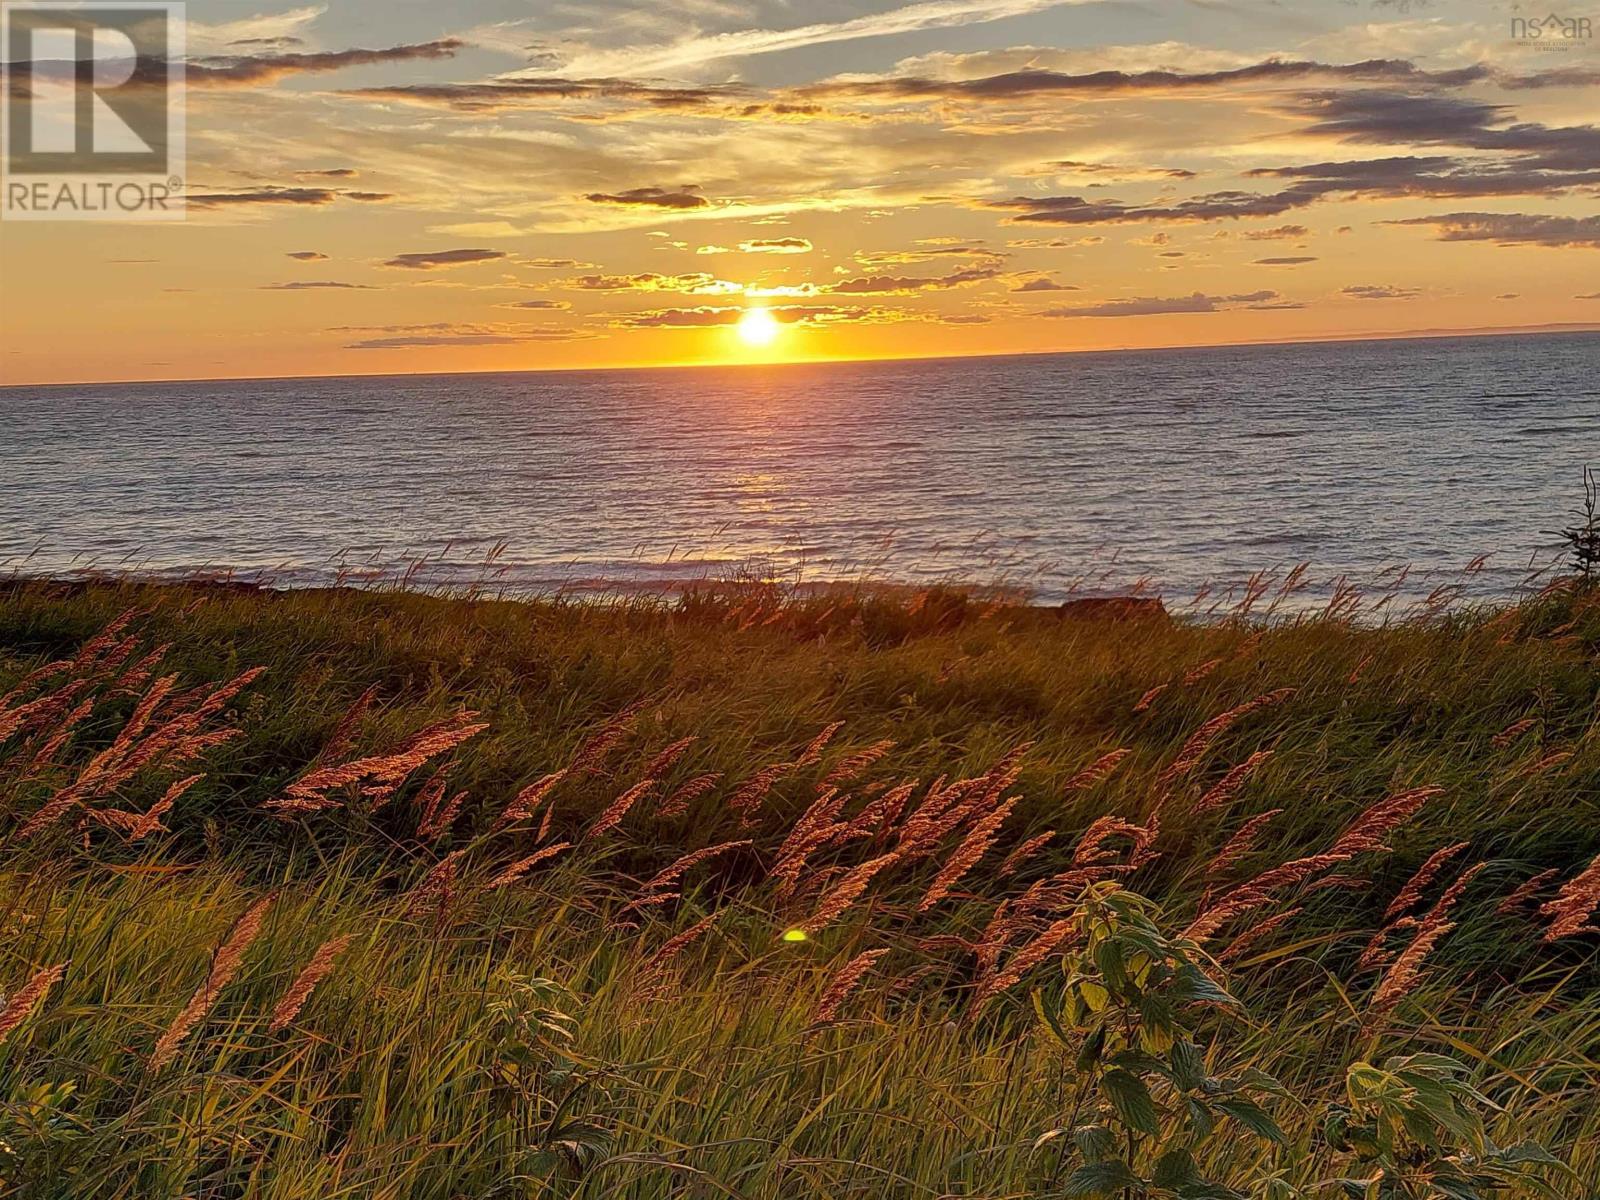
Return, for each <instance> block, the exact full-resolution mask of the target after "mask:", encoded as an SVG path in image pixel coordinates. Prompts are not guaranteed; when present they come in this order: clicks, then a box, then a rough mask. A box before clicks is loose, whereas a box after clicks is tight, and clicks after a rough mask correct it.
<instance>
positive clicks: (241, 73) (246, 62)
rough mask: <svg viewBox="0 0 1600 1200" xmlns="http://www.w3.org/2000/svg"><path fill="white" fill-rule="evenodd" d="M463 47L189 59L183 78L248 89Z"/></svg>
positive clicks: (425, 45) (442, 44)
mask: <svg viewBox="0 0 1600 1200" xmlns="http://www.w3.org/2000/svg"><path fill="white" fill-rule="evenodd" d="M465 45H466V43H465V42H463V41H461V40H459V39H457V38H444V39H441V40H439V41H435V42H417V43H414V44H412V45H407V46H390V47H388V48H387V49H383V50H327V51H319V52H316V53H311V54H254V55H244V56H240V55H218V56H214V57H209V58H195V59H190V60H189V62H188V63H187V64H186V65H185V68H184V76H185V79H186V81H187V84H188V86H189V87H247V86H250V85H252V84H259V83H275V82H277V81H278V80H280V79H283V78H286V77H287V76H290V75H307V74H315V73H321V72H326V71H342V70H344V69H345V68H347V67H370V66H377V65H380V64H383V63H397V62H415V61H417V60H418V59H440V58H454V57H455V53H456V51H457V50H460V49H461V48H462V47H464V46H465Z"/></svg>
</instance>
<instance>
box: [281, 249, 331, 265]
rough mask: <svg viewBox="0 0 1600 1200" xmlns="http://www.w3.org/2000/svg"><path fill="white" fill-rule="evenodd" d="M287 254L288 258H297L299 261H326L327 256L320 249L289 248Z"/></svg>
mask: <svg viewBox="0 0 1600 1200" xmlns="http://www.w3.org/2000/svg"><path fill="white" fill-rule="evenodd" d="M288 254H289V257H290V258H294V259H298V260H299V261H300V262H327V261H328V256H327V255H326V254H324V253H322V251H320V250H290V251H289V252H288Z"/></svg>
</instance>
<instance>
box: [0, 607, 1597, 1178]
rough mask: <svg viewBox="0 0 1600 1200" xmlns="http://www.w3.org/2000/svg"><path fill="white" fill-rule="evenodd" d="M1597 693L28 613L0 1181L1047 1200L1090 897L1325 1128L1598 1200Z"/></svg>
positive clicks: (1020, 643) (899, 648)
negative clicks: (1464, 1098)
mask: <svg viewBox="0 0 1600 1200" xmlns="http://www.w3.org/2000/svg"><path fill="white" fill-rule="evenodd" d="M1597 652H1600V609H1597V607H1596V605H1595V604H1594V603H1592V602H1591V601H1590V600H1589V599H1587V598H1585V597H1584V596H1582V595H1578V594H1571V595H1553V596H1549V597H1545V598H1542V599H1540V600H1537V601H1534V602H1530V603H1529V604H1528V605H1525V606H1524V607H1522V608H1521V609H1517V610H1508V611H1507V612H1500V613H1489V612H1486V613H1477V614H1473V613H1469V614H1458V615H1455V616H1449V617H1432V618H1427V619H1416V620H1413V621H1410V622H1405V623H1399V624H1396V625H1394V626H1391V627H1388V628H1377V629H1362V628H1357V627H1354V626H1352V625H1351V624H1350V623H1349V622H1347V621H1343V620H1340V619H1338V618H1337V617H1336V616H1335V617H1324V618H1321V619H1317V620H1310V621H1300V622H1282V623H1279V624H1275V625H1272V626H1270V627H1265V628H1263V627H1258V626H1252V625H1247V624H1244V623H1226V622H1224V623H1218V624H1215V625H1210V626H1204V627H1200V626H1187V625H1165V624H1160V623H1149V622H1119V621H1105V622H1092V621H1091V622H1075V623H1070V624H1068V623H1063V622H1060V621H1058V620H1056V619H1055V618H1054V617H1053V616H1052V615H1050V614H1048V613H1042V612H1038V611H1034V610H1027V609H1018V608H1007V607H1004V606H999V605H992V604H991V605H984V606H981V607H979V606H971V607H964V606H962V605H961V604H959V603H956V602H955V601H952V600H948V599H944V598H940V599H939V600H938V601H937V602H933V603H930V602H928V601H926V600H923V601H920V602H919V601H916V600H912V601H910V602H906V601H904V600H898V601H897V600H890V599H884V598H875V597H861V598H855V599H841V598H839V597H829V598H827V600H826V603H825V604H824V602H823V601H822V600H820V599H818V600H807V599H804V598H801V599H796V600H791V601H787V602H785V601H783V600H782V599H781V598H779V599H777V600H773V599H772V598H770V597H750V596H740V595H732V596H728V597H725V598H723V599H721V600H715V599H711V598H706V597H699V598H694V599H691V600H689V601H685V602H683V603H681V604H675V605H670V606H664V605H655V604H647V603H642V602H639V603H624V604H618V605H615V606H611V607H602V608H581V607H576V606H565V605H558V604H548V605H513V604H490V603H482V602H476V603H469V602H466V601H456V602H452V601H445V600H437V599H426V598H422V597H415V596H404V595H396V596H374V595H361V594H353V593H321V594H300V595H286V596H250V595H235V594H227V593H219V594H208V593H205V592H193V591H188V590H185V589H156V588H137V587H121V588H111V587H106V588H90V589H86V590H81V591H75V592H72V593H70V594H63V593H61V592H53V591H51V590H50V589H47V588H43V587H37V586H35V587H21V588H17V589H14V590H12V591H11V592H9V593H8V594H6V595H4V596H3V597H0V692H4V693H5V694H4V696H3V698H0V812H3V816H0V829H3V831H4V833H3V836H4V839H5V843H6V848H7V851H8V857H7V860H6V863H5V864H4V866H3V867H0V914H3V920H4V921H5V923H6V927H7V930H8V935H7V939H6V942H5V950H4V952H3V954H0V988H7V989H8V990H9V988H16V989H17V991H16V994H15V996H14V997H12V999H11V1001H10V1003H8V1004H6V1005H5V1006H4V1008H3V1011H0V1027H3V1029H4V1036H3V1037H0V1141H3V1143H4V1147H5V1148H4V1149H3V1150H0V1178H3V1179H5V1180H6V1181H7V1182H8V1183H10V1184H11V1185H13V1186H14V1187H16V1188H17V1189H19V1193H20V1194H22V1195H27V1196H38V1197H48V1198H50V1200H55V1198H56V1197H63V1198H64V1197H76V1196H86V1195H94V1196H97V1197H98V1196H125V1197H130V1198H131V1197H140V1198H141V1200H142V1198H144V1197H153V1198H163V1200H164V1198H166V1197H172V1198H173V1200H176V1198H177V1197H189V1196H205V1197H217V1198H221V1197H231V1196H241V1197H243V1196H252V1197H254V1196H263V1197H285V1198H288V1197H295V1198H299V1197H311V1196H317V1197H323V1196H397V1197H398V1196H407V1197H409V1196H418V1197H437V1198H438V1200H452V1198H454V1197H457V1196H461V1195H474V1196H486V1197H487V1196H501V1195H506V1196H511V1195H546V1194H558V1195H573V1196H580V1195H581V1196H593V1197H597V1198H598V1197H601V1196H605V1197H615V1196H638V1197H646V1196H650V1197H655V1196H667V1195H684V1196H698V1195H707V1196H711V1195H737V1196H750V1197H768V1196H770V1197H783V1198H785V1200H789V1198H791V1197H798V1196H813V1195H814V1196H819V1197H821V1196H828V1197H835V1196H849V1195H857V1194H859V1195H873V1196H877V1195H905V1196H921V1195H927V1196H950V1195H961V1196H974V1197H976V1196H984V1197H1000V1196H1007V1197H1010V1196H1023V1195H1034V1194H1046V1193H1047V1191H1048V1187H1047V1185H1048V1178H1047V1174H1046V1173H1045V1172H1043V1170H1042V1167H1041V1165H1040V1162H1039V1161H1038V1159H1037V1157H1036V1156H1035V1155H1034V1153H1033V1152H1032V1150H1031V1146H1032V1143H1033V1140H1034V1139H1035V1138H1036V1137H1037V1136H1038V1135H1039V1134H1040V1133H1041V1132H1043V1131H1044V1130H1046V1129H1049V1128H1051V1127H1052V1126H1053V1125H1054V1124H1056V1123H1058V1122H1059V1120H1060V1119H1061V1103H1062V1097H1063V1096H1064V1094H1065V1092H1064V1088H1065V1086H1066V1082H1065V1081H1064V1078H1063V1070H1062V1065H1061V1064H1060V1062H1059V1061H1058V1060H1056V1059H1055V1058H1054V1057H1053V1056H1052V1055H1051V1054H1050V1053H1048V1052H1047V1051H1046V1049H1045V1048H1044V1045H1043V1044H1042V1043H1041V1042H1039V1041H1038V1039H1037V1038H1036V1036H1035V1031H1034V1029H1033V1024H1034V1023H1033V1018H1032V1014H1031V1009H1030V1006H1029V1005H1028V1002H1027V1000H1028V993H1029V991H1030V990H1031V989H1034V988H1038V987H1049V986H1051V980H1052V978H1053V977H1054V976H1053V972H1055V973H1058V968H1057V961H1058V959H1059V956H1060V954H1061V952H1062V950H1063V949H1064V947H1065V943H1066V941H1067V939H1068V938H1069V937H1070V935H1071V932H1072V925H1071V922H1070V921H1068V920H1065V919H1064V918H1063V913H1064V912H1065V911H1066V910H1067V909H1068V908H1070V906H1071V904H1072V903H1073V899H1074V897H1075V896H1077V895H1078V894H1079V893H1080V892H1081V890H1082V888H1083V887H1084V885H1085V884H1086V883H1089V882H1094V881H1103V880H1108V879H1114V880H1117V881H1120V882H1121V883H1123V884H1124V885H1126V886H1130V887H1134V888H1137V889H1138V890H1141V891H1143V892H1145V893H1146V894H1149V895H1151V896H1153V897H1156V898H1158V899H1159V900H1160V901H1161V902H1162V903H1163V904H1164V905H1165V907H1166V909H1167V911H1168V915H1169V919H1170V920H1172V921H1173V922H1174V927H1175V928H1177V927H1183V926H1187V932H1188V934H1189V936H1192V937H1195V938H1197V939H1201V940H1202V941H1203V943H1204V944H1205V945H1206V946H1207V948H1208V949H1209V950H1210V951H1211V952H1212V953H1213V954H1215V955H1216V956H1217V957H1218V958H1219V959H1221V960H1223V961H1225V962H1227V963H1228V965H1229V969H1230V971H1231V973H1232V976H1233V986H1234V988H1235V990H1236V991H1237V992H1239V993H1240V994H1241V995H1242V996H1243V997H1244V998H1245V999H1246V1000H1247V1001H1248V1002H1250V1004H1251V1008H1252V1010H1253V1011H1254V1012H1255V1013H1256V1014H1257V1018H1256V1019H1255V1020H1254V1021H1251V1022H1245V1023H1241V1022H1238V1021H1236V1020H1231V1019H1225V1018H1223V1017H1221V1016H1218V1017H1217V1018H1216V1020H1215V1022H1214V1024H1213V1026H1212V1027H1211V1029H1210V1033H1209V1036H1211V1037H1213V1038H1214V1039H1217V1040H1218V1041H1219V1042H1221V1041H1226V1042H1228V1043H1229V1044H1230V1045H1231V1046H1232V1047H1234V1048H1235V1050H1236V1051H1237V1049H1238V1048H1240V1047H1242V1048H1243V1049H1244V1050H1245V1051H1247V1053H1248V1056H1249V1058H1250V1061H1252V1062H1254V1063H1255V1064H1257V1065H1259V1066H1260V1067H1262V1068H1263V1069H1266V1070H1270V1071H1273V1072H1275V1073H1277V1074H1278V1075H1280V1076H1282V1077H1283V1078H1284V1079H1285V1081H1286V1082H1287V1083H1290V1084H1291V1085H1293V1087H1294V1089H1295V1090H1296V1091H1297V1092H1299V1093H1300V1094H1302V1095H1307V1096H1311V1097H1316V1096H1319V1095H1326V1094H1327V1093H1328V1092H1329V1091H1330V1089H1331V1088H1332V1087H1333V1086H1334V1085H1335V1083H1336V1081H1337V1080H1338V1078H1339V1076H1340V1074H1341V1071H1342V1066H1343V1064H1344V1063H1345V1062H1347V1061H1349V1060H1351V1059H1352V1058H1353V1057H1355V1056H1357V1055H1368V1056H1372V1055H1375V1054H1378V1053H1383V1052H1387V1051H1390V1050H1401V1049H1407V1048H1419V1047H1426V1048H1432V1049H1436V1050H1441V1051H1445V1052H1448V1053H1452V1054H1456V1055H1458V1056H1463V1057H1465V1058H1466V1059H1467V1060H1468V1061H1469V1062H1471V1063H1472V1064H1473V1065H1474V1066H1475V1068H1476V1071H1477V1080H1476V1081H1477V1085H1478V1086H1479V1087H1480V1088H1481V1089H1482V1090H1483V1091H1485V1093H1486V1094H1488V1095H1490V1096H1491V1097H1492V1098H1493V1099H1495V1100H1496V1101H1497V1102H1498V1103H1500V1104H1502V1105H1503V1107H1504V1111H1503V1113H1502V1114H1501V1116H1500V1117H1499V1118H1497V1130H1496V1132H1497V1134H1499V1135H1500V1136H1502V1137H1505V1138H1507V1139H1509V1138H1511V1137H1513V1136H1516V1137H1520V1136H1531V1137H1538V1138H1540V1139H1542V1140H1544V1141H1545V1142H1546V1143H1547V1144H1550V1145H1552V1146H1553V1147H1556V1148H1558V1149H1560V1150H1561V1151H1562V1152H1563V1153H1565V1154H1566V1155H1567V1156H1568V1157H1570V1158H1571V1159H1572V1161H1573V1165H1574V1166H1575V1168H1577V1169H1578V1171H1579V1173H1580V1175H1581V1176H1582V1177H1583V1178H1584V1179H1585V1180H1586V1181H1587V1184H1588V1186H1589V1187H1590V1188H1591V1189H1592V1188H1593V1187H1594V1186H1596V1185H1600V1149H1597V1147H1600V1113H1597V1112H1596V1111H1595V1109H1594V1106H1593V1105H1592V1104H1591V1103H1589V1100H1588V1098H1589V1097H1590V1095H1591V1094H1592V1091H1593V1089H1594V1088H1595V1086H1596V1084H1597V1083H1600V1069H1597V1065H1596V1058H1597V1056H1600V973H1597V971H1596V963H1595V954H1594V950H1595V939H1594V930H1593V929H1592V918H1593V913H1594V910H1595V909H1596V907H1597V906H1600V888H1597V887H1596V886H1595V881H1596V875H1595V872H1596V866H1595V863H1596V862H1600V858H1597V857H1596V855H1597V853H1600V835H1597V834H1596V833H1595V830H1596V828H1597V827H1600V823H1597V822H1596V820H1595V817H1596V815H1597V811H1596V810H1597V804H1600V801H1597V799H1596V797H1597V795H1600V787H1597V784H1600V734H1597V733H1596V730H1597V728H1600V719H1597V716H1596V713H1597V699H1600V670H1597V668H1596V666H1595V662H1596V654H1597ZM218 681H221V682H218ZM1452 876H1453V878H1452ZM1446 879H1449V882H1448V883H1446V882H1444V881H1445V880H1446ZM1419 913H1420V915H1417V914H1419ZM802 935H803V936H802ZM213 947H215V950H213V949H212V948H213ZM69 962H70V964H71V966H70V967H69V968H66V969H65V970H63V968H61V967H58V966H56V965H55V964H63V963H69ZM196 980H200V981H201V982H199V984H198V986H197V985H196ZM185 997H187V998H188V1002H187V1004H183V999H184V998H185ZM180 1005H182V1007H181V1010H180V1011H179V1012H178V1015H177V1016H176V1017H174V1016H173V1013H174V1010H175V1009H178V1008H179V1006H180ZM163 1031H164V1032H163ZM1279 1115H1280V1117H1282V1119H1283V1120H1284V1122H1285V1124H1286V1125H1287V1126H1288V1127H1289V1128H1290V1129H1291V1134H1292V1140H1293V1142H1294V1149H1295V1154H1294V1161H1293V1165H1292V1167H1291V1175H1292V1177H1293V1178H1294V1179H1295V1180H1297V1181H1298V1182H1299V1183H1301V1184H1309V1183H1311V1182H1313V1181H1315V1180H1316V1179H1318V1178H1321V1177H1323V1176H1324V1175H1325V1174H1326V1166H1327V1164H1326V1151H1325V1148H1324V1147H1322V1146H1321V1145H1320V1143H1319V1140H1318V1138H1317V1135H1316V1133H1315V1131H1314V1129H1313V1124H1314V1122H1313V1121H1312V1119H1311V1115H1310V1113H1309V1112H1303V1113H1302V1112H1298V1111H1287V1112H1284V1113H1280V1114H1279ZM1213 1156H1214V1157H1215V1158H1216V1159H1217V1162H1216V1163H1214V1164H1213V1168H1214V1169H1215V1170H1217V1171H1219V1172H1220V1173H1222V1174H1223V1175H1224V1176H1226V1177H1228V1178H1230V1179H1232V1180H1233V1181H1234V1182H1235V1183H1238V1184H1240V1185H1244V1184H1247V1183H1248V1182H1249V1181H1250V1179H1251V1178H1253V1172H1254V1171H1255V1169H1256V1167H1257V1165H1259V1164H1258V1163H1257V1162H1256V1161H1254V1160H1253V1159H1252V1158H1251V1157H1250V1155H1249V1154H1247V1153H1245V1152H1244V1151H1243V1149H1241V1148H1235V1147H1231V1146H1228V1145H1222V1146H1218V1147H1217V1148H1215V1150H1214V1151H1213Z"/></svg>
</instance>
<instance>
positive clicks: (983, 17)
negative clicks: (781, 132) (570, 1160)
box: [564, 0, 1100, 76]
mask: <svg viewBox="0 0 1600 1200" xmlns="http://www.w3.org/2000/svg"><path fill="white" fill-rule="evenodd" d="M1099 2H1100V0H924V2H923V3H920V4H908V5H905V6H904V7H902V8H895V9H891V10H889V11H888V12H882V13H872V14H870V15H868V16H864V17H854V18H852V19H850V20H848V21H831V22H828V21H819V22H816V23H814V24H811V25H800V26H796V27H795V28H793V29H739V30H732V31H729V32H726V33H712V34H699V35H695V36H692V37H686V38H680V39H679V40H678V41H675V42H672V43H670V44H668V45H666V46H626V47H622V48H620V49H614V50H591V51H588V52H586V53H580V54H577V55H575V56H574V57H573V58H571V59H570V60H569V61H568V62H567V63H566V64H565V68H564V69H565V71H566V72H567V73H568V74H572V75H580V76H610V75H628V74H637V75H670V74H673V73H675V72H685V71H692V70H693V69H694V68H696V67H701V66H705V65H706V64H708V63H713V62H719V61H721V60H724V59H729V58H748V57H751V56H752V55H757V54H775V53H777V52H779V51H783V50H800V49H803V48H804V47H807V46H821V45H826V44H827V43H830V42H851V41H857V40H859V39H861V38H878V37H892V36H894V35H896V34H904V33H917V32H920V31H922V30H927V29H950V28H954V27H956V26H961V25H977V24H981V23H984V22H988V21H1000V20H1004V19H1005V18H1007V17H1024V16H1028V15H1030V14H1032V13H1037V12H1044V11H1045V10H1047V9H1051V8H1061V7H1065V6H1067V5H1086V4H1097V3H1099Z"/></svg>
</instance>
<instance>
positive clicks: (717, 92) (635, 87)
mask: <svg viewBox="0 0 1600 1200" xmlns="http://www.w3.org/2000/svg"><path fill="white" fill-rule="evenodd" d="M342 94H343V95H346V96H351V97H354V98H356V99H359V100H395V101H400V102H402V103H406V104H420V105H426V106H429V107H434V108H448V109H454V110H455V111H457V112H499V111H503V110H505V109H513V108H542V107H547V106H549V105H553V104H564V103H567V102H569V101H573V100H603V101H624V102H629V103H633V104H637V105H640V106H642V107H645V108H649V109H666V110H673V109H696V108H704V107H707V106H709V105H722V104H724V103H727V102H729V101H734V100H742V99H744V98H745V97H747V96H748V95H749V89H748V88H744V87H740V86H738V85H736V84H717V85H709V86H705V87H663V86H660V85H658V84H652V83H639V82H635V81H633V80H630V79H496V80H487V81H484V82H482V83H441V84H404V85H396V86H393V87H371V88H356V89H352V90H350V91H346V92H344V93H342Z"/></svg>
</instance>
